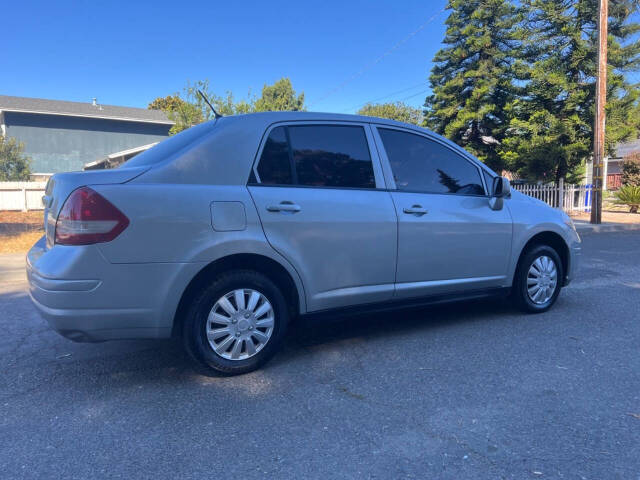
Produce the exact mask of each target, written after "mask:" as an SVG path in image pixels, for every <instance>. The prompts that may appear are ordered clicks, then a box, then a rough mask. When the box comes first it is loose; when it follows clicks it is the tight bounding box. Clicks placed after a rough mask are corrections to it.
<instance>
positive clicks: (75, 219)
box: [55, 187, 129, 245]
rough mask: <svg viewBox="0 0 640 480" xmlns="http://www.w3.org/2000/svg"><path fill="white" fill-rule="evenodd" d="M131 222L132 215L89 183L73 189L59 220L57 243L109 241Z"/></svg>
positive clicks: (83, 243) (72, 243)
mask: <svg viewBox="0 0 640 480" xmlns="http://www.w3.org/2000/svg"><path fill="white" fill-rule="evenodd" d="M128 226H129V219H128V218H127V217H126V216H125V215H124V214H123V213H122V212H121V211H120V210H118V209H117V208H116V207H115V206H114V205H113V204H112V203H111V202H110V201H109V200H107V199H106V198H104V197H103V196H102V195H100V194H99V193H98V192H96V191H94V190H92V189H90V188H89V187H81V188H78V189H77V190H74V191H73V192H71V195H69V198H67V201H66V202H64V205H63V206H62V210H61V211H60V214H59V215H58V220H57V221H56V240H55V243H58V244H61V245H89V244H92V243H101V242H110V241H111V240H113V239H114V238H116V237H117V236H118V235H120V234H121V233H122V231H123V230H124V229H125V228H127V227H128Z"/></svg>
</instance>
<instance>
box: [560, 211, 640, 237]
mask: <svg viewBox="0 0 640 480" xmlns="http://www.w3.org/2000/svg"><path fill="white" fill-rule="evenodd" d="M571 218H572V219H573V222H574V223H575V225H576V230H578V233H580V234H582V235H584V234H588V233H606V232H632V231H640V214H637V213H628V212H602V223H601V224H600V225H592V224H591V223H589V220H590V215H589V214H588V213H580V214H574V215H571Z"/></svg>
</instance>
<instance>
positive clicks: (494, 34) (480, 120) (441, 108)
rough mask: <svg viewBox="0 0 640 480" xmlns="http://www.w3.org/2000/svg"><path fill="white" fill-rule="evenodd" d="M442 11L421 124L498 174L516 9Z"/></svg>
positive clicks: (475, 2)
mask: <svg viewBox="0 0 640 480" xmlns="http://www.w3.org/2000/svg"><path fill="white" fill-rule="evenodd" d="M447 9H448V10H449V11H450V14H449V17H448V18H447V20H446V22H445V23H446V25H447V30H446V35H445V38H444V40H443V43H444V44H445V47H444V48H443V49H442V50H440V51H439V52H438V53H437V54H436V55H435V58H434V64H435V65H434V67H433V70H432V72H431V76H430V78H429V80H430V83H431V88H432V92H433V93H432V95H431V96H429V97H427V99H426V103H425V118H426V122H425V123H426V125H427V126H429V127H430V128H432V129H433V130H435V131H436V132H437V133H440V134H443V135H445V136H446V137H448V138H449V139H451V140H453V141H454V142H456V143H457V144H458V145H461V146H462V147H464V148H466V149H468V150H469V151H471V152H472V153H474V154H475V155H476V156H477V157H478V158H479V159H480V160H482V161H483V162H486V163H487V164H488V165H489V166H490V167H492V168H494V169H497V170H500V169H501V166H502V162H501V157H500V156H499V154H498V148H499V145H500V143H501V142H502V140H503V139H504V137H505V132H506V129H507V126H508V119H507V118H506V110H505V107H506V106H507V105H508V104H509V103H510V102H511V101H512V100H513V98H514V89H515V87H514V71H515V68H514V66H515V58H516V57H517V54H516V51H517V49H518V46H519V42H518V39H517V36H516V26H517V24H518V11H517V9H516V8H515V7H514V5H513V4H512V3H511V2H509V1H508V0H449V2H448V4H447Z"/></svg>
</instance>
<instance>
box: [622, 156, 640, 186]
mask: <svg viewBox="0 0 640 480" xmlns="http://www.w3.org/2000/svg"><path fill="white" fill-rule="evenodd" d="M622 184H623V185H631V186H634V187H640V153H632V154H631V155H629V156H628V157H625V159H624V161H623V162H622Z"/></svg>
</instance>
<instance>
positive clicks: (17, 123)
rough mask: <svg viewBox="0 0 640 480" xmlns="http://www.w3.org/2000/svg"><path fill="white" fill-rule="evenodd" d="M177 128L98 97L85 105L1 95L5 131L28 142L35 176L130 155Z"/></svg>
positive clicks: (156, 114) (0, 121)
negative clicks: (109, 103)
mask: <svg viewBox="0 0 640 480" xmlns="http://www.w3.org/2000/svg"><path fill="white" fill-rule="evenodd" d="M172 125H173V122H172V121H171V120H169V119H168V118H167V116H166V115H165V114H164V112H161V111H159V110H147V109H144V108H132V107H119V106H114V105H101V104H99V103H98V102H97V100H96V99H95V98H94V99H93V101H92V102H87V103H83V102H68V101H61V100H46V99H40V98H26V97H12V96H6V95H0V131H1V133H2V134H3V135H4V136H7V137H14V138H16V139H17V140H18V141H20V142H22V143H23V144H24V152H25V154H26V155H28V156H29V157H30V158H31V172H33V175H32V177H39V178H43V177H47V176H49V175H50V174H53V173H57V172H66V171H73V170H82V169H83V167H84V166H85V164H87V163H94V162H96V161H100V160H104V159H105V158H109V156H110V155H112V154H113V153H114V152H117V153H122V152H125V155H127V154H129V155H130V154H131V152H130V151H136V150H137V149H138V148H141V147H147V148H148V146H149V145H150V144H154V143H157V142H159V141H161V140H163V139H164V138H166V137H167V136H168V135H169V129H170V128H171V126H172ZM141 149H142V150H143V149H144V148H141ZM136 153H137V152H136ZM118 158H119V157H118Z"/></svg>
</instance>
